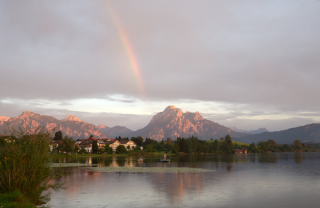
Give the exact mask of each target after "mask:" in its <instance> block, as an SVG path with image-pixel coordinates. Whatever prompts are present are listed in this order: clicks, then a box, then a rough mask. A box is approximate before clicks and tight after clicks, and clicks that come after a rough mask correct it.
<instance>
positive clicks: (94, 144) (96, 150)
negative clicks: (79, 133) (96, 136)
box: [92, 140, 99, 154]
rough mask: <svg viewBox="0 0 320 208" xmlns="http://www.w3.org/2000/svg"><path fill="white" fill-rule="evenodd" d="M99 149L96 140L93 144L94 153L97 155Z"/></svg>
mask: <svg viewBox="0 0 320 208" xmlns="http://www.w3.org/2000/svg"><path fill="white" fill-rule="evenodd" d="M98 149H99V146H98V142H97V141H96V140H94V141H93V142H92V153H94V154H96V153H97V152H98Z"/></svg>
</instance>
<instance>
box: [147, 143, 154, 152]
mask: <svg viewBox="0 0 320 208" xmlns="http://www.w3.org/2000/svg"><path fill="white" fill-rule="evenodd" d="M146 150H147V152H155V151H156V150H155V149H154V148H153V145H152V144H147V145H146Z"/></svg>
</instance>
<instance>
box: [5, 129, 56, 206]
mask: <svg viewBox="0 0 320 208" xmlns="http://www.w3.org/2000/svg"><path fill="white" fill-rule="evenodd" d="M10 133H11V136H10V137H8V138H6V139H3V138H0V147H1V148H0V173H1V174H0V193H13V192H15V191H19V193H20V194H21V195H22V196H23V197H26V198H27V199H28V200H29V201H30V202H31V203H33V204H42V203H46V202H47V201H48V200H49V198H48V197H49V195H48V194H47V195H44V196H43V195H41V194H42V193H43V191H45V190H47V189H49V188H50V187H51V188H57V186H55V185H49V184H48V182H49V180H50V179H51V178H52V175H51V174H50V167H49V144H50V138H51V136H50V133H49V132H46V131H45V130H44V129H40V128H38V129H37V130H36V131H34V132H31V133H30V132H24V131H22V130H20V131H19V132H17V131H14V130H13V131H12V132H10Z"/></svg>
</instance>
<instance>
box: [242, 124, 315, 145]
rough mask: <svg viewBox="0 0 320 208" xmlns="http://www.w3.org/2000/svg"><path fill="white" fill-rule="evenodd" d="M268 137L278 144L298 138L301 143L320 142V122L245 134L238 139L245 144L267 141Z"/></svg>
mask: <svg viewBox="0 0 320 208" xmlns="http://www.w3.org/2000/svg"><path fill="white" fill-rule="evenodd" d="M269 139H272V140H274V141H275V142H276V143H278V144H292V143H293V142H294V140H300V141H301V142H303V143H320V124H316V123H315V124H308V125H305V126H300V127H296V128H291V129H287V130H283V131H275V132H264V133H261V134H254V135H247V136H243V137H241V138H240V139H238V140H239V141H241V142H244V143H247V144H250V143H252V142H254V143H255V144H257V143H258V142H259V141H268V140H269Z"/></svg>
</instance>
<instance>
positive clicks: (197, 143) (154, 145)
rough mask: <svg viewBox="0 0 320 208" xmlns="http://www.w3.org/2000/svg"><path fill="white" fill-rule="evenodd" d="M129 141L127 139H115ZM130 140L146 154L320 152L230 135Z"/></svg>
mask: <svg viewBox="0 0 320 208" xmlns="http://www.w3.org/2000/svg"><path fill="white" fill-rule="evenodd" d="M117 139H120V140H121V139H123V140H129V139H128V138H121V137H119V138H117ZM131 140H132V141H133V142H135V143H136V144H137V148H136V149H137V150H140V147H143V150H144V151H147V152H156V151H162V152H171V153H178V152H181V153H187V154H190V153H214V154H233V153H235V151H236V150H238V151H243V152H244V151H246V152H248V153H264V152H315V151H320V144H303V143H301V141H300V140H295V141H294V143H293V144H277V143H276V142H275V141H274V140H271V139H269V140H268V141H266V142H264V141H260V142H258V144H255V143H251V144H249V145H246V144H238V143H235V142H233V141H232V139H231V137H230V135H226V136H225V137H224V138H223V137H221V138H220V140H217V139H216V140H209V141H207V140H200V139H198V138H197V137H194V136H192V137H188V138H182V137H178V138H177V139H176V140H174V141H173V140H172V139H170V138H168V139H167V141H161V142H158V141H156V140H153V139H150V138H146V139H145V140H143V138H142V137H140V136H139V137H132V138H131Z"/></svg>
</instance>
